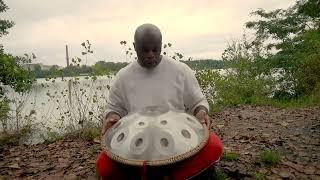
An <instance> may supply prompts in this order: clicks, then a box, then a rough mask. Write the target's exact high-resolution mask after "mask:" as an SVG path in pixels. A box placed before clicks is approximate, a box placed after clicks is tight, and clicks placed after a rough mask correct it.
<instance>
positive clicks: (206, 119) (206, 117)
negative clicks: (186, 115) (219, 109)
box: [195, 110, 211, 129]
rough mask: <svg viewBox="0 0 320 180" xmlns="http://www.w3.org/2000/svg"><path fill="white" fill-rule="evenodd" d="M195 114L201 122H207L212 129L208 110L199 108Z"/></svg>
mask: <svg viewBox="0 0 320 180" xmlns="http://www.w3.org/2000/svg"><path fill="white" fill-rule="evenodd" d="M195 116H196V118H197V119H198V120H199V122H200V123H201V124H206V125H207V127H208V128H209V129H210V125H211V122H210V117H209V115H208V114H207V112H206V111H204V110H199V111H198V112H197V114H196V115H195Z"/></svg>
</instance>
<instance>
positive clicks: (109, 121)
mask: <svg viewBox="0 0 320 180" xmlns="http://www.w3.org/2000/svg"><path fill="white" fill-rule="evenodd" d="M119 119H120V116H119V115H118V114H117V113H114V112H112V113H110V114H108V115H107V116H106V118H105V119H104V120H103V125H102V129H101V135H104V133H106V131H107V130H108V129H109V128H110V127H111V126H113V125H114V124H115V123H116V122H118V121H119Z"/></svg>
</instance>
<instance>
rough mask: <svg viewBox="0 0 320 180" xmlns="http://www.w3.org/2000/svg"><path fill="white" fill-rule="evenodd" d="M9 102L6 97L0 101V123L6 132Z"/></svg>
mask: <svg viewBox="0 0 320 180" xmlns="http://www.w3.org/2000/svg"><path fill="white" fill-rule="evenodd" d="M9 110H10V108H9V102H8V100H7V99H4V100H3V101H0V123H1V126H2V129H3V131H4V133H7V126H8V122H7V121H8V113H9Z"/></svg>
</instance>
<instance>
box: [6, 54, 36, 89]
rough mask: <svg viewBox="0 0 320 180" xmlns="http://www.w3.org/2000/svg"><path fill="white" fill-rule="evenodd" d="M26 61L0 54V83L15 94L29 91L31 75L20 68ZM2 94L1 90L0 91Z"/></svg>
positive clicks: (31, 81) (31, 80)
mask: <svg viewBox="0 0 320 180" xmlns="http://www.w3.org/2000/svg"><path fill="white" fill-rule="evenodd" d="M25 61H26V59H24V58H21V57H14V56H12V55H9V54H0V82H1V83H3V84H4V85H9V86H10V87H12V88H13V89H14V90H15V91H17V92H24V91H26V90H29V89H30V88H31V86H32V83H33V80H34V79H33V77H32V75H31V73H30V72H29V71H27V70H25V69H23V68H22V64H23V62H25ZM0 92H2V94H3V90H2V89H0Z"/></svg>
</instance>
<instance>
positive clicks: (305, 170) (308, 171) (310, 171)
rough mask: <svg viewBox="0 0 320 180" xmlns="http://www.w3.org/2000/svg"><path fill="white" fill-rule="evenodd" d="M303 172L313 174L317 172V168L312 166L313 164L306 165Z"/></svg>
mask: <svg viewBox="0 0 320 180" xmlns="http://www.w3.org/2000/svg"><path fill="white" fill-rule="evenodd" d="M303 172H304V173H306V174H309V175H311V174H314V173H315V172H316V169H315V168H314V167H312V166H309V167H306V168H305V169H304V171H303Z"/></svg>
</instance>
